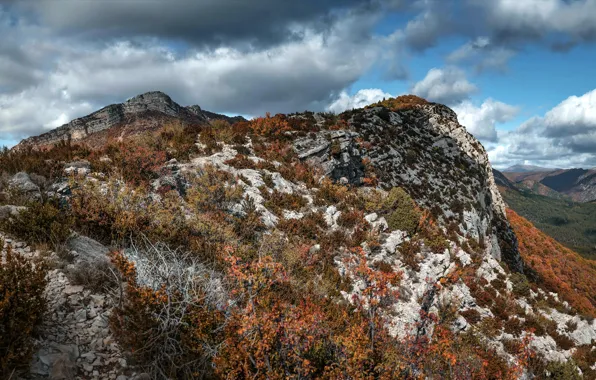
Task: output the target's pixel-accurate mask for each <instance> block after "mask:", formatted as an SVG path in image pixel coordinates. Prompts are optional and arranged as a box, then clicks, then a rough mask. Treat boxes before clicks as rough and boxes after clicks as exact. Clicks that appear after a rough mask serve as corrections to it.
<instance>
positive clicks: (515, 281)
mask: <svg viewBox="0 0 596 380" xmlns="http://www.w3.org/2000/svg"><path fill="white" fill-rule="evenodd" d="M511 282H512V285H513V293H515V294H517V295H518V296H523V297H528V296H529V295H530V283H529V282H528V279H527V278H526V276H524V275H523V274H521V273H512V274H511Z"/></svg>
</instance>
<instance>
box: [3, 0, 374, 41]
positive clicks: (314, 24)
mask: <svg viewBox="0 0 596 380" xmlns="http://www.w3.org/2000/svg"><path fill="white" fill-rule="evenodd" d="M10 3H12V5H13V9H16V10H18V11H20V12H21V13H22V14H29V15H34V16H35V18H36V19H37V20H39V22H41V23H42V24H44V25H46V26H48V27H50V28H51V29H52V30H54V31H55V32H57V33H59V34H63V35H69V36H70V35H75V34H76V35H78V36H79V37H89V38H93V39H108V38H112V37H116V38H132V37H138V36H152V37H159V38H166V39H179V40H184V41H187V42H189V43H192V44H195V45H198V46H211V47H213V46H222V45H226V46H230V45H235V44H239V45H241V44H245V43H248V44H250V45H251V46H252V47H259V48H262V47H267V46H272V45H276V44H279V43H281V42H283V41H287V40H293V39H300V38H302V34H301V28H300V27H298V28H294V26H296V25H300V26H301V27H304V26H305V25H307V26H308V27H309V28H311V29H316V30H318V31H323V30H325V29H327V28H328V27H329V26H330V25H331V24H332V23H333V19H334V17H335V16H336V13H335V12H336V11H338V10H345V9H350V8H353V7H356V6H357V7H360V8H361V9H362V10H363V11H366V10H367V9H370V8H371V7H376V6H379V3H378V2H377V1H374V2H373V1H372V0H302V1H279V0H251V1H246V0H197V1H191V0H152V1H135V0H121V1H86V0H73V1H69V0H64V1H47V0H46V1H44V0H22V1H18V0H14V1H11V2H10Z"/></svg>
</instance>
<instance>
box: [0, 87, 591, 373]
mask: <svg viewBox="0 0 596 380" xmlns="http://www.w3.org/2000/svg"><path fill="white" fill-rule="evenodd" d="M159 98H160V99H166V98H165V97H163V96H161V95H160V96H159ZM168 99H169V97H168ZM170 109H178V110H183V109H185V108H184V107H181V106H179V105H177V104H174V103H172V104H170V105H169V106H168V107H166V108H162V109H161V110H153V111H152V112H144V111H143V112H141V113H139V114H137V115H136V116H135V117H134V120H133V121H131V123H132V125H133V126H134V127H133V128H132V129H134V133H122V131H126V130H131V128H130V125H129V124H128V122H127V121H126V120H124V121H122V122H119V123H116V124H113V125H111V126H107V127H106V128H104V129H102V128H103V127H102V128H100V130H98V131H87V132H85V134H84V135H81V136H80V138H79V137H77V136H74V137H76V138H74V137H72V136H71V138H63V136H66V135H72V134H71V133H70V132H67V131H71V130H74V129H73V128H75V127H73V124H69V125H70V127H62V129H61V130H60V131H59V132H55V133H54V134H50V135H46V136H45V137H43V138H37V139H36V138H32V139H28V140H27V141H26V142H25V143H23V144H21V145H20V146H19V147H17V148H16V149H13V150H11V151H8V150H5V151H4V152H2V154H0V168H2V171H3V174H2V177H1V181H0V232H1V234H0V235H2V236H4V237H5V238H6V239H5V240H6V242H5V244H2V246H4V250H3V256H4V257H5V262H6V264H4V263H3V264H2V265H0V287H3V288H2V289H0V290H2V291H0V294H4V297H8V298H7V299H8V300H9V301H10V302H4V299H0V301H1V302H0V315H2V313H4V314H3V315H6V316H7V319H6V320H8V321H9V322H10V323H11V326H12V324H14V323H16V321H18V323H20V325H19V326H21V327H22V328H19V329H14V328H11V329H9V328H6V327H4V326H9V325H8V324H0V329H4V330H0V356H1V357H2V358H8V359H7V360H4V361H0V363H2V364H1V365H2V368H0V370H1V371H3V374H4V373H8V374H10V373H11V371H13V372H14V371H16V373H18V374H19V375H20V374H22V375H23V376H24V377H28V378H47V377H56V376H58V375H64V374H65V373H67V374H69V375H68V376H63V377H66V378H75V377H79V378H90V377H95V378H100V379H112V378H116V377H118V378H119V380H123V379H147V378H155V379H169V378H176V379H195V378H228V379H230V378H249V377H250V378H263V379H265V378H270V379H281V378H300V379H315V378H323V379H357V378H380V379H393V378H405V379H418V378H455V379H460V378H472V379H477V378H478V379H482V378H486V379H514V378H521V377H524V378H545V377H546V376H547V374H548V373H568V374H575V375H576V376H577V375H578V374H579V373H582V374H583V375H584V377H585V378H590V377H593V376H594V370H593V368H591V366H592V363H593V362H594V354H595V353H594V352H593V351H592V350H591V347H592V346H593V344H594V342H595V341H596V320H594V319H593V317H594V316H595V315H596V310H595V305H594V299H593V297H591V295H590V286H591V284H592V283H591V281H592V279H593V278H595V277H593V276H592V272H591V270H592V267H589V266H588V267H586V268H584V267H581V268H580V266H582V265H583V262H581V261H579V259H578V258H577V256H573V254H572V253H570V252H567V251H561V252H563V253H564V254H565V255H566V257H569V259H568V260H567V261H566V262H565V265H568V266H566V267H564V268H565V271H564V272H557V271H556V270H558V268H557V265H558V264H557V261H556V260H557V257H558V255H557V252H558V251H553V252H544V253H543V255H544V257H545V258H548V260H546V259H545V260H546V261H548V263H547V264H544V265H538V264H537V262H536V257H537V255H539V254H540V253H539V252H538V253H537V252H536V249H535V248H534V246H535V245H539V243H537V242H536V240H528V239H527V236H525V235H523V234H524V233H525V232H526V230H530V229H531V228H533V227H532V226H531V225H530V224H529V223H528V222H523V223H522V222H520V220H519V219H516V218H515V216H513V217H512V221H514V222H515V224H514V226H513V228H512V226H511V224H510V221H509V219H508V213H507V211H506V209H505V202H504V201H503V199H502V197H501V195H500V193H499V190H498V188H497V183H496V181H495V177H494V176H493V171H492V168H491V166H490V163H489V162H488V156H487V154H486V151H485V150H484V148H483V147H482V145H481V144H480V143H479V142H478V141H477V140H476V139H475V138H474V137H473V136H471V135H470V134H469V133H468V132H467V131H466V129H465V127H464V126H462V125H460V124H459V122H458V120H457V116H456V114H455V113H454V112H453V111H452V110H451V109H449V108H448V107H446V106H443V105H440V104H436V103H430V102H427V101H425V100H424V99H421V98H418V97H415V96H403V97H399V98H393V99H388V100H386V101H383V102H379V103H377V104H373V105H371V106H368V107H365V108H362V109H355V110H352V111H347V112H344V113H342V114H339V115H334V114H330V113H312V112H304V113H298V114H291V115H275V116H270V115H267V116H265V117H261V118H256V119H253V120H250V121H244V120H240V121H237V122H234V120H230V119H227V120H226V119H221V118H220V119H217V120H207V119H205V120H202V121H200V122H199V121H198V120H196V119H192V120H191V119H188V118H187V117H186V116H185V112H186V111H180V112H181V113H182V114H183V115H182V116H181V117H177V116H172V115H170V114H169V113H170ZM86 120H87V119H86ZM230 122H234V124H230ZM142 125H146V126H148V127H147V128H142ZM104 126H105V125H104ZM55 136H59V137H55ZM25 146H26V148H24V147H25ZM509 215H511V214H510V213H509ZM536 231H537V230H536ZM536 231H534V230H531V233H532V234H533V235H532V236H534V235H536V236H538V235H537V234H538V232H536ZM516 232H517V233H518V236H517V237H516ZM540 236H541V238H543V237H542V235H540ZM518 237H519V239H520V241H521V244H520V248H521V249H519V248H518ZM532 244H533V245H532ZM551 246H552V249H553V250H560V249H562V248H561V247H560V246H557V245H554V243H552V242H549V245H548V246H546V245H545V248H551ZM551 256H552V257H551ZM522 259H526V260H528V262H527V263H526V264H524V262H523V260H522ZM532 260H534V261H532ZM548 265H550V266H554V267H555V269H553V271H554V274H552V273H551V272H553V271H551V272H549V271H548V270H547V269H545V268H548ZM568 268H571V269H572V270H573V269H576V270H575V273H576V275H577V276H578V277H577V278H575V279H573V281H575V282H573V283H571V282H566V281H568V280H569V279H568V276H569V275H570V274H569V273H568V271H567V269H568ZM584 277H587V278H584ZM15 279H17V280H15ZM24 279H27V280H26V281H25V280H24ZM569 281H570V280H569ZM20 284H25V285H26V286H21V285H20ZM23 292H26V293H25V294H24V293H23ZM550 292H555V293H550ZM564 293H565V294H564ZM33 336H34V337H35V339H36V342H37V344H36V345H35V346H34V345H33V344H32V343H33V341H32V337H33ZM17 341H18V342H22V344H21V347H23V349H16V348H15V346H14V343H11V342H17ZM5 347H6V348H5ZM3 350H4V351H3ZM69 376H70V377H69Z"/></svg>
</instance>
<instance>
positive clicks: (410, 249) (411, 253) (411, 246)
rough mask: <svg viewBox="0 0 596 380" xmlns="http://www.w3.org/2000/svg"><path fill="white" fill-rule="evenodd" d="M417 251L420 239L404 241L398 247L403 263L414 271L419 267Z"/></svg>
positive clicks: (418, 250)
mask: <svg viewBox="0 0 596 380" xmlns="http://www.w3.org/2000/svg"><path fill="white" fill-rule="evenodd" d="M418 252H420V240H410V241H405V242H403V243H402V244H401V246H400V247H399V253H401V255H402V261H403V262H404V264H406V265H407V266H409V267H410V268H412V269H413V270H416V271H417V270H419V269H420V258H419V257H418Z"/></svg>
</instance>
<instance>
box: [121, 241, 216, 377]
mask: <svg viewBox="0 0 596 380" xmlns="http://www.w3.org/2000/svg"><path fill="white" fill-rule="evenodd" d="M143 245H144V247H142V248H141V249H134V250H133V251H132V252H129V254H128V255H125V254H124V253H122V252H115V253H114V254H113V255H112V261H113V263H114V264H115V265H116V267H117V268H118V269H119V271H120V273H121V274H122V276H123V278H124V280H125V281H126V283H127V286H126V292H125V296H124V300H123V302H122V304H121V306H119V307H117V308H116V309H115V310H114V313H113V314H112V317H111V319H110V326H111V328H112V331H113V332H114V336H115V337H116V338H117V339H118V342H119V344H120V345H121V346H122V347H123V348H124V349H126V350H128V351H129V352H130V353H131V359H132V361H133V362H135V364H137V365H139V366H141V367H142V368H145V369H146V371H147V372H149V373H150V374H151V378H153V379H170V378H178V379H191V378H192V379H194V378H197V377H207V378H209V377H210V373H211V372H212V367H211V355H213V353H214V352H215V346H216V344H218V342H220V337H218V333H217V331H219V327H220V324H221V322H222V319H221V318H222V315H221V313H220V312H219V311H218V309H217V304H218V302H221V301H220V300H219V299H218V297H217V294H216V293H214V292H216V291H217V287H218V286H217V283H216V282H214V274H213V273H212V272H211V271H209V270H207V269H206V268H205V267H204V266H202V265H201V264H199V263H198V262H196V261H193V259H192V256H190V255H188V254H183V253H181V252H175V251H172V250H170V249H169V248H167V247H166V246H165V245H162V244H157V245H152V244H150V243H148V242H146V243H144V244H143ZM129 257H133V258H134V259H135V261H136V265H135V264H133V262H132V261H130V260H129Z"/></svg>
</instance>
